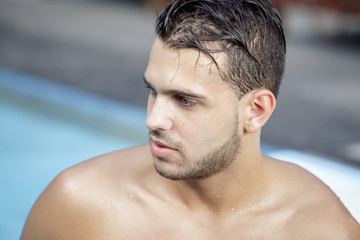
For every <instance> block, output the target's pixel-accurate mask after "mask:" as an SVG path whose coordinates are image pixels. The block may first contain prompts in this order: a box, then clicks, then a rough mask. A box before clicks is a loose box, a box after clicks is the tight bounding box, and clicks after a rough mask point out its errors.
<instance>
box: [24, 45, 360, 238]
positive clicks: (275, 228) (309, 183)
mask: <svg viewBox="0 0 360 240" xmlns="http://www.w3.org/2000/svg"><path fill="white" fill-rule="evenodd" d="M216 59H217V61H218V62H220V63H221V61H222V60H221V54H219V56H217V58H216ZM145 81H146V83H147V85H148V86H149V87H150V94H149V103H148V117H147V120H146V125H147V127H148V128H149V129H150V130H151V131H156V132H157V133H161V134H160V135H159V134H157V135H156V134H150V144H149V145H144V146H138V147H134V148H130V149H125V150H120V151H116V152H112V153H109V154H106V155H103V156H99V157H96V158H94V159H90V160H87V161H85V162H83V163H80V164H78V165H76V166H74V167H71V168H69V169H67V170H65V171H63V172H62V173H61V174H60V175H58V176H57V177H56V178H55V180H54V181H53V182H52V183H51V184H50V185H49V186H48V187H47V188H46V190H45V191H44V192H43V193H42V195H41V196H40V197H39V199H38V200H37V202H36V203H35V205H34V206H33V209H32V210H31V212H30V215H29V217H28V219H27V222H26V224H25V227H24V230H23V234H22V237H21V239H22V240H34V239H36V240H42V239H44V240H49V239H86V240H92V239H103V240H105V239H106V240H107V239H117V240H119V239H124V240H131V239H157V240H159V239H171V240H176V239H196V240H205V239H206V240H210V239H219V240H220V239H221V240H222V239H286V240H288V239H293V240H295V239H299V240H305V239H314V240H315V239H316V240H320V239H324V240H325V239H326V240H329V239H333V240H342V239H344V240H345V239H346V240H350V239H353V240H359V239H360V227H359V224H358V223H357V222H356V221H355V219H354V218H353V217H352V216H351V215H350V213H349V212H348V211H347V210H346V208H345V207H344V206H343V204H342V203H341V202H340V201H339V199H338V197H337V196H335V194H334V193H333V192H332V191H331V190H330V189H329V188H328V187H327V186H326V185H325V184H324V183H322V182H321V181H320V180H319V179H317V178H316V177H315V176H313V175H312V174H311V173H309V172H307V171H306V170H304V169H302V168H300V167H298V166H296V165H294V164H291V163H286V162H282V161H279V160H275V159H272V158H269V157H266V156H264V155H262V153H261V150H260V131H261V127H262V126H263V125H264V124H265V122H266V121H267V120H268V118H269V117H270V115H271V113H272V112H273V110H274V108H275V105H276V100H275V97H274V95H273V94H272V93H271V92H270V91H268V90H266V89H257V90H255V91H252V92H250V93H249V94H247V95H245V96H243V97H242V98H241V99H239V98H238V97H237V96H236V94H235V93H234V91H233V90H232V89H231V87H230V86H228V85H227V84H226V83H224V82H223V81H222V80H221V79H220V78H219V76H218V74H216V68H215V67H214V65H213V64H212V61H211V60H210V59H209V58H208V57H207V56H205V55H204V54H201V53H199V52H198V51H196V50H190V49H181V50H174V49H170V48H168V47H166V46H165V45H164V44H163V43H162V42H161V41H160V40H159V39H156V40H155V43H154V46H153V49H152V53H151V56H150V60H149V65H148V68H147V70H146V72H145ZM234 129H235V131H237V132H236V133H237V134H236V135H237V136H238V138H236V136H235V135H234V134H233V133H234ZM164 135H166V138H165V137H164ZM234 136H235V137H234ZM229 139H237V140H239V144H240V145H239V149H238V151H236V154H235V155H234V156H233V155H229V156H228V157H229V158H230V157H234V158H233V159H231V161H226V160H228V159H224V158H218V160H219V161H223V162H224V164H223V165H221V166H211V165H209V166H208V167H204V168H202V164H201V163H202V162H203V161H202V159H204V158H202V157H203V156H207V158H206V159H208V158H210V157H209V156H214V155H216V154H212V155H211V154H210V153H214V152H215V150H216V149H218V148H219V147H221V146H223V144H224V143H229ZM237 140H236V141H237ZM227 146H228V145H227ZM230 146H236V145H230ZM222 154H223V155H221V154H220V155H221V156H227V155H224V154H226V153H222ZM218 155H219V154H218ZM225 163H228V164H225ZM154 166H155V167H154ZM195 170H196V171H195ZM190 172H192V176H193V177H191V178H187V177H186V176H187V174H188V175H189V174H190ZM159 173H160V174H159ZM196 174H197V175H196ZM161 175H166V176H167V177H163V176H161ZM194 176H197V177H194ZM169 177H170V178H175V177H177V178H181V179H180V180H171V179H169Z"/></svg>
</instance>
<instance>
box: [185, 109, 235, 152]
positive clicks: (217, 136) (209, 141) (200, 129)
mask: <svg viewBox="0 0 360 240" xmlns="http://www.w3.org/2000/svg"><path fill="white" fill-rule="evenodd" d="M230 113H232V112H231V111H228V112H225V111H224V112H219V111H217V112H214V113H210V114H207V115H206V116H202V117H200V116H199V117H198V118H197V119H196V120H193V121H190V120H189V121H187V123H189V124H187V123H182V124H181V126H180V128H181V129H182V130H180V131H181V132H182V133H181V135H182V136H181V137H182V139H183V143H184V144H186V145H188V147H191V148H193V149H194V151H206V150H208V149H211V148H214V147H217V146H218V145H219V144H221V143H223V142H224V141H225V140H227V139H228V138H229V136H231V134H232V130H233V129H234V124H235V119H234V116H233V114H230ZM203 149H205V150H203Z"/></svg>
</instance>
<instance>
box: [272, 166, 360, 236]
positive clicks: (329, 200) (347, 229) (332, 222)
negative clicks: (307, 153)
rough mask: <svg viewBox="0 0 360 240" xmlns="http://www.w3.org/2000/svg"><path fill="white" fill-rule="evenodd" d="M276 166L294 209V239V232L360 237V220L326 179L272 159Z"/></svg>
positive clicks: (290, 226) (290, 207)
mask: <svg viewBox="0 0 360 240" xmlns="http://www.w3.org/2000/svg"><path fill="white" fill-rule="evenodd" d="M273 166H274V168H275V169H276V170H275V172H276V173H277V174H278V178H279V180H280V181H281V182H283V183H284V184H281V185H282V188H283V189H282V191H283V192H284V194H285V195H286V196H287V197H286V200H285V202H286V203H287V206H288V210H290V211H291V212H292V215H291V217H290V218H289V219H288V224H287V228H288V230H289V232H292V236H293V237H294V239H297V238H296V237H295V236H296V234H295V233H299V235H300V236H301V237H300V236H299V237H300V239H354V240H355V239H360V226H359V224H358V223H357V221H356V220H355V219H354V218H353V217H352V216H351V214H350V213H349V211H348V210H347V209H346V208H345V206H344V205H343V204H342V203H341V201H340V199H339V197H338V196H336V195H335V193H334V192H333V191H332V190H331V189H330V188H329V187H328V186H327V185H326V184H325V183H323V182H322V181H321V180H320V179H318V178H317V177H316V176H314V175H313V174H312V173H310V172H308V171H307V170H305V169H303V168H301V167H299V166H297V165H295V164H292V163H287V162H282V161H277V160H273ZM305 236H307V237H308V238H305Z"/></svg>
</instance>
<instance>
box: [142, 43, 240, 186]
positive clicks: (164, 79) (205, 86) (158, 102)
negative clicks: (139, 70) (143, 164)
mask: <svg viewBox="0 0 360 240" xmlns="http://www.w3.org/2000/svg"><path fill="white" fill-rule="evenodd" d="M218 63H221V59H218ZM217 71H218V70H217V68H216V66H215V64H213V63H212V61H211V60H210V59H209V58H208V57H207V56H206V55H204V54H202V53H199V51H197V50H193V49H181V50H174V49H170V48H168V47H166V46H165V45H163V44H162V42H161V41H160V40H159V39H156V40H155V43H154V45H153V48H152V51H151V55H150V59H149V64H148V67H147V69H146V72H145V76H144V80H145V84H146V85H147V86H148V87H149V88H150V94H149V99H148V111H147V114H148V116H147V119H146V125H147V127H148V128H149V137H150V146H151V152H152V154H153V157H154V164H155V168H156V170H157V171H158V172H159V173H160V175H162V176H164V177H167V178H170V179H174V180H185V179H198V178H205V177H209V176H211V175H213V174H216V173H218V172H220V171H222V170H223V169H226V168H227V167H228V166H229V165H230V164H231V163H232V162H233V161H234V160H235V159H236V157H237V155H238V151H239V149H240V135H241V134H242V132H241V131H239V129H241V128H239V125H241V123H239V116H238V103H239V100H238V97H237V96H236V94H235V92H234V91H233V90H232V89H231V88H230V87H229V85H227V84H226V83H225V82H223V81H222V80H221V78H220V77H219V75H218V74H217Z"/></svg>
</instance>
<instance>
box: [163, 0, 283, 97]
mask: <svg viewBox="0 0 360 240" xmlns="http://www.w3.org/2000/svg"><path fill="white" fill-rule="evenodd" d="M156 32H157V35H158V37H159V38H160V40H161V41H163V42H164V43H165V44H166V45H167V46H169V47H171V48H177V49H181V48H193V49H198V50H200V51H201V52H203V53H206V54H207V55H208V56H209V57H211V58H212V59H213V61H214V63H216V64H217V62H216V60H215V59H214V58H213V53H218V52H223V53H225V56H226V61H225V63H224V65H223V66H219V65H217V66H218V67H219V69H220V74H221V77H222V79H223V80H224V81H225V82H227V83H228V84H230V85H232V86H233V87H234V89H235V91H236V93H237V94H238V96H239V97H241V96H243V95H244V94H246V93H248V92H250V91H252V90H255V89H259V88H265V89H268V90H270V91H271V92H272V93H273V94H274V95H275V96H277V93H278V90H279V86H280V82H281V79H282V75H283V72H284V64H285V53H286V43H285V38H284V33H283V29H282V26H281V19H280V16H279V13H278V11H277V10H276V9H275V7H274V6H273V5H272V4H271V3H270V1H268V0H196V1H195V0H173V1H172V3H171V4H170V5H169V6H168V7H167V8H165V10H164V11H163V12H162V13H161V15H160V16H159V17H158V20H157V23H156Z"/></svg>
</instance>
